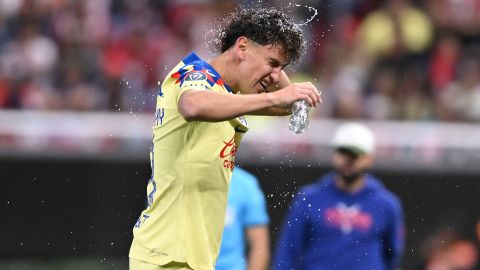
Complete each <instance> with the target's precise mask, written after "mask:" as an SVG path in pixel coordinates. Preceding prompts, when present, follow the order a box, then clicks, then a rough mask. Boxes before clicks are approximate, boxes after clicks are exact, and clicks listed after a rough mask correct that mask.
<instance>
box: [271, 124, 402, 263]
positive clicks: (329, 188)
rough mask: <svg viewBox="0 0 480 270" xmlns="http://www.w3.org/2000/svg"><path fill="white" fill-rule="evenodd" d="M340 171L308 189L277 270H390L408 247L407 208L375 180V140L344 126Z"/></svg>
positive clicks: (337, 160)
mask: <svg viewBox="0 0 480 270" xmlns="http://www.w3.org/2000/svg"><path fill="white" fill-rule="evenodd" d="M333 146H334V149H335V151H334V153H333V156H332V161H333V166H334V168H335V171H334V172H332V173H329V174H327V175H325V176H324V177H323V178H321V179H320V181H318V182H316V183H313V184H311V185H308V186H306V187H303V188H302V189H301V190H300V191H299V192H298V194H297V195H296V196H295V199H294V202H293V204H292V205H291V207H290V210H289V213H288V215H287V218H286V220H285V223H284V225H283V227H282V232H281V235H280V237H279V241H278V246H277V250H276V254H275V259H274V269H276V270H287V269H288V270H293V269H294V270H326V269H329V270H330V269H342V270H350V269H351V270H353V269H357V270H364V269H372V270H373V269H374V270H385V269H394V268H395V267H396V266H398V263H399V261H400V258H401V255H402V252H403V247H404V221H403V211H402V207H401V204H400V202H399V200H398V199H397V197H396V196H395V195H393V194H392V193H391V192H389V191H388V190H387V189H386V188H385V187H384V186H383V185H382V184H381V183H380V182H379V181H378V180H377V179H376V178H375V177H374V176H373V175H371V174H367V173H366V171H367V170H368V168H370V166H371V165H372V163H373V158H372V155H373V150H374V137H373V134H372V132H371V131H370V130H369V129H368V128H367V127H366V126H364V125H361V124H357V123H349V124H345V125H342V126H340V127H339V128H338V130H337V131H336V133H335V135H334V138H333Z"/></svg>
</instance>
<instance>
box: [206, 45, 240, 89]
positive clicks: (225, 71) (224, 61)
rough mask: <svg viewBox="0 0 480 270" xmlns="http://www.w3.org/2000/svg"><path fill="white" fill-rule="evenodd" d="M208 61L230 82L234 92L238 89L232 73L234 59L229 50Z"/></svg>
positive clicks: (225, 80) (226, 81)
mask: <svg viewBox="0 0 480 270" xmlns="http://www.w3.org/2000/svg"><path fill="white" fill-rule="evenodd" d="M208 63H209V64H210V65H211V66H212V67H213V68H214V69H215V70H216V71H217V72H218V74H220V76H221V77H222V80H223V81H224V82H225V83H226V84H228V85H229V86H230V87H232V89H233V90H234V92H235V91H236V89H237V83H236V81H235V80H234V79H233V78H232V76H231V75H230V72H229V71H231V67H233V66H235V65H234V63H233V60H232V59H231V57H230V56H229V52H228V51H226V52H224V53H222V54H220V55H219V56H217V57H215V58H213V59H211V60H209V61H208Z"/></svg>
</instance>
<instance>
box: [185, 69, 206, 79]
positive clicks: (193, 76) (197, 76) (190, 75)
mask: <svg viewBox="0 0 480 270" xmlns="http://www.w3.org/2000/svg"><path fill="white" fill-rule="evenodd" d="M206 79H207V75H205V73H203V72H200V71H193V72H190V73H188V75H187V76H186V78H185V81H203V80H206Z"/></svg>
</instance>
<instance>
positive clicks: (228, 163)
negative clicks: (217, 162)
mask: <svg viewBox="0 0 480 270" xmlns="http://www.w3.org/2000/svg"><path fill="white" fill-rule="evenodd" d="M223 143H224V144H225V145H224V146H223V148H222V150H220V155H219V156H220V158H221V159H223V167H224V168H227V169H230V170H232V171H233V168H234V167H235V155H236V154H237V150H238V147H237V145H236V144H235V136H233V137H232V139H230V140H229V141H228V142H225V141H224V142H223Z"/></svg>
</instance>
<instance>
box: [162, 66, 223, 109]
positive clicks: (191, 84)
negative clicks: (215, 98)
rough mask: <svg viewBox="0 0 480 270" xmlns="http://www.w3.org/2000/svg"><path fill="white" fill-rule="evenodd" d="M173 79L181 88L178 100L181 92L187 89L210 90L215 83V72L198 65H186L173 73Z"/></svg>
mask: <svg viewBox="0 0 480 270" xmlns="http://www.w3.org/2000/svg"><path fill="white" fill-rule="evenodd" d="M171 79H173V80H174V82H173V83H174V85H175V86H176V87H178V89H179V90H180V91H178V93H177V94H178V95H177V101H178V99H179V98H180V94H181V93H183V92H184V91H185V90H191V89H195V90H207V91H210V90H212V89H213V85H214V78H213V74H211V72H209V71H208V69H206V68H202V67H201V66H196V65H186V66H183V67H181V68H179V69H178V70H177V71H176V72H174V73H172V75H171Z"/></svg>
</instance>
